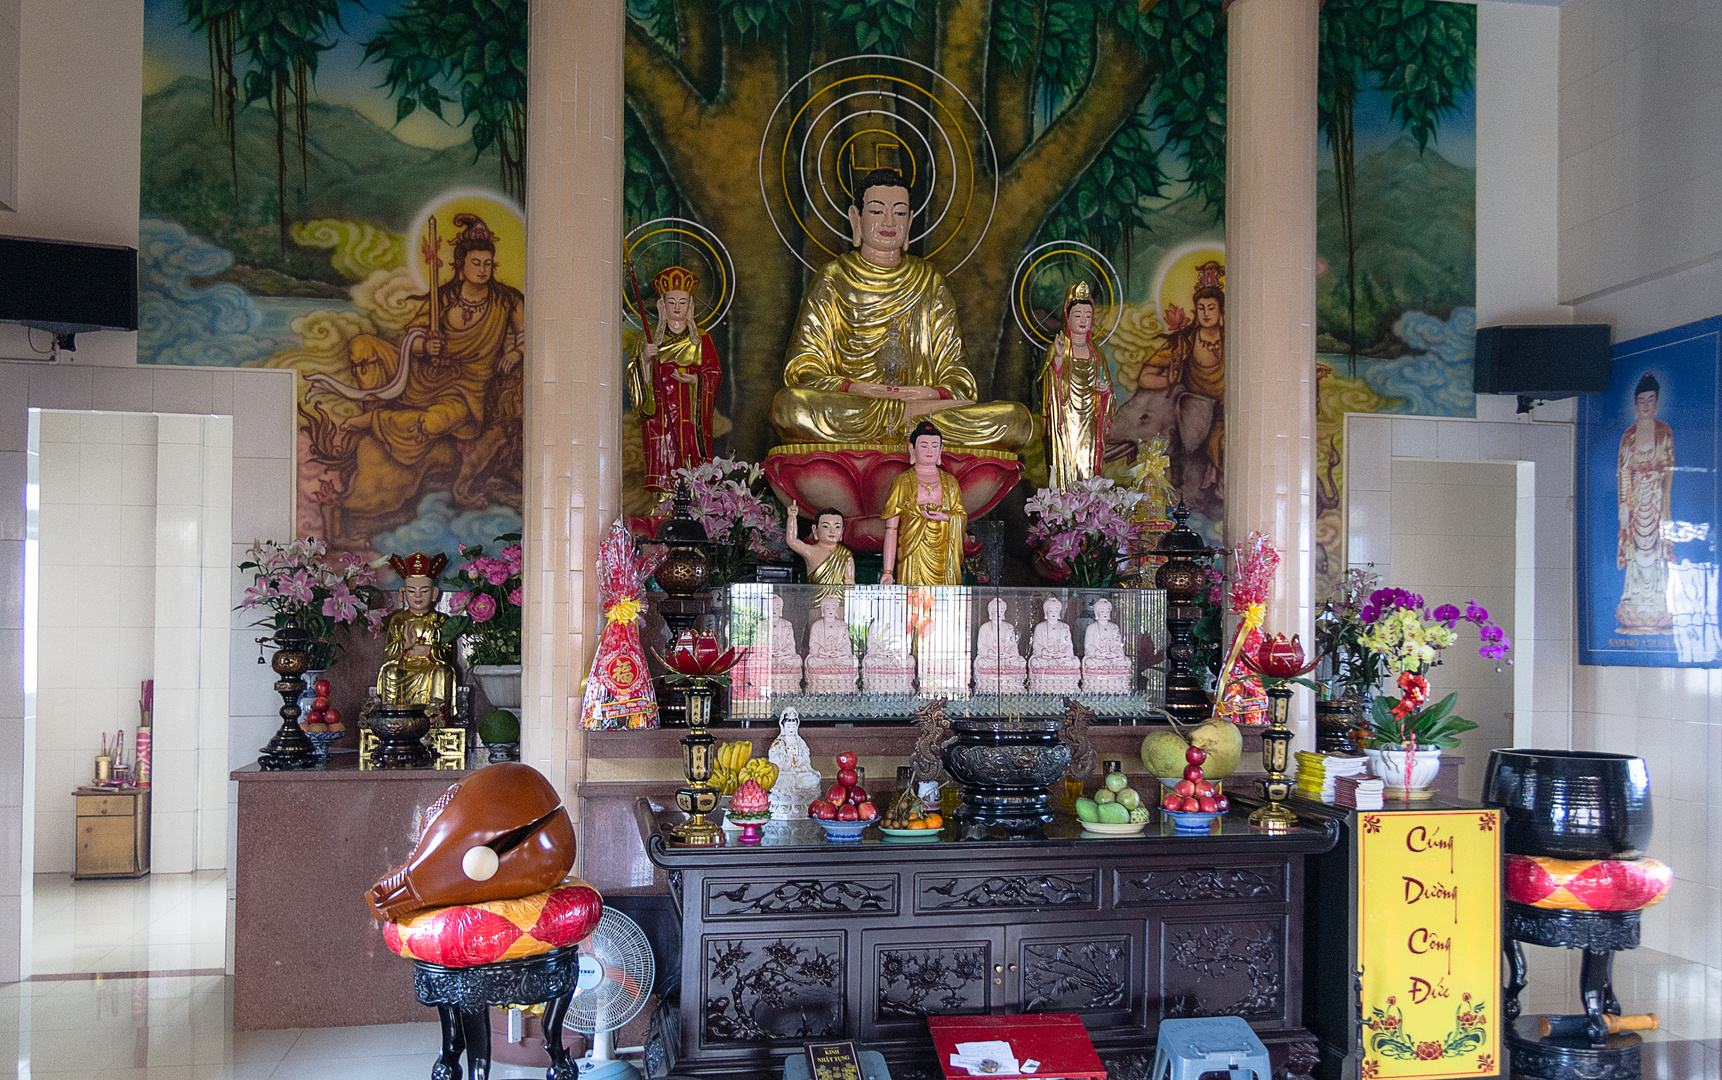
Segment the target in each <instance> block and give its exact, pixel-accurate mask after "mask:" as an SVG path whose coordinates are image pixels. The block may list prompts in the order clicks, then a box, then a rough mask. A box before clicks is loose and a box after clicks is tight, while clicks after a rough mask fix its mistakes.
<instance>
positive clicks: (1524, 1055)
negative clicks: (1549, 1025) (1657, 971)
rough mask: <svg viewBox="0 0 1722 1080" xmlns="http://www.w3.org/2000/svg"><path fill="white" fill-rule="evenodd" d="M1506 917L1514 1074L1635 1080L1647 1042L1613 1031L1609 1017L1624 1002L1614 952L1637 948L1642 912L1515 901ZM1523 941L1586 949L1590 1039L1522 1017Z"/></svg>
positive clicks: (1583, 983)
mask: <svg viewBox="0 0 1722 1080" xmlns="http://www.w3.org/2000/svg"><path fill="white" fill-rule="evenodd" d="M1506 921H1507V925H1506V933H1504V934H1502V935H1501V941H1502V943H1503V946H1504V948H1505V951H1506V954H1507V965H1508V968H1509V969H1510V971H1511V975H1510V976H1509V981H1508V983H1507V987H1506V1004H1505V1006H1504V1015H1505V1017H1506V1019H1507V1022H1508V1023H1509V1024H1510V1025H1512V1026H1510V1027H1509V1028H1508V1029H1507V1047H1508V1050H1509V1051H1510V1052H1511V1054H1512V1058H1513V1072H1514V1074H1515V1075H1520V1076H1534V1077H1548V1078H1549V1080H1567V1078H1583V1080H1637V1078H1638V1076H1639V1071H1640V1060H1639V1045H1640V1043H1642V1042H1643V1040H1642V1039H1640V1038H1639V1037H1638V1036H1637V1035H1635V1034H1633V1033H1632V1032H1622V1033H1621V1034H1619V1035H1610V1034H1609V1033H1608V1027H1607V1026H1606V1024H1605V1022H1604V1021H1603V1016H1604V1015H1614V1016H1619V1015H1620V1002H1619V1000H1617V999H1616V998H1615V996H1614V954H1615V952H1616V951H1618V950H1620V949H1636V948H1638V936H1639V913H1638V912H1636V911H1552V910H1547V909H1544V908H1536V907H1531V906H1529V905H1527V904H1518V903H1513V902H1511V901H1509V902H1508V903H1507V912H1506ZM1522 942H1529V943H1530V944H1532V945H1542V946H1545V947H1547V948H1551V949H1553V948H1566V949H1583V950H1584V959H1583V961H1582V963H1581V965H1580V967H1579V998H1580V1000H1581V1001H1583V1003H1584V1011H1585V1016H1586V1017H1587V1021H1586V1024H1585V1029H1586V1031H1585V1034H1586V1037H1582V1038H1553V1037H1550V1036H1546V1035H1540V1034H1538V1031H1537V1025H1536V1021H1535V1019H1534V1018H1532V1017H1526V1018H1525V1019H1524V1020H1519V991H1521V990H1523V989H1524V988H1525V983H1526V979H1525V975H1526V970H1525V950H1524V947H1523V945H1522V944H1521V943H1522Z"/></svg>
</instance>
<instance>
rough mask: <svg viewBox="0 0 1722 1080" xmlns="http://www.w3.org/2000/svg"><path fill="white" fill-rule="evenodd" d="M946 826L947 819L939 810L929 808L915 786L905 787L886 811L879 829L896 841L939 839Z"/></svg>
mask: <svg viewBox="0 0 1722 1080" xmlns="http://www.w3.org/2000/svg"><path fill="white" fill-rule="evenodd" d="M944 827H945V819H944V818H943V817H942V816H940V814H939V812H938V811H937V810H929V809H928V808H927V805H926V804H925V803H924V802H922V801H921V797H920V796H919V795H916V794H915V791H914V788H913V787H908V788H904V789H903V793H902V794H901V795H898V796H897V801H896V802H893V803H892V804H891V806H890V808H889V809H887V810H886V811H885V817H884V820H882V821H880V822H879V831H880V832H882V833H884V834H885V838H886V839H888V840H891V841H893V842H896V843H921V842H924V841H927V840H937V839H938V838H939V830H940V829H943V828H944Z"/></svg>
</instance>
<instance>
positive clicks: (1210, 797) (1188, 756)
mask: <svg viewBox="0 0 1722 1080" xmlns="http://www.w3.org/2000/svg"><path fill="white" fill-rule="evenodd" d="M1206 760H1208V752H1207V751H1206V750H1204V749H1202V748H1201V747H1200V746H1192V747H1190V749H1188V750H1186V751H1185V752H1184V761H1185V765H1184V776H1183V778H1182V779H1180V780H1177V781H1175V782H1174V783H1172V784H1171V785H1170V786H1168V787H1167V788H1166V789H1165V792H1166V794H1165V796H1164V797H1163V798H1162V799H1161V800H1160V809H1161V810H1163V811H1165V813H1166V817H1167V818H1169V819H1170V820H1171V822H1172V829H1173V831H1175V832H1183V833H1205V832H1207V831H1208V825H1209V824H1210V823H1211V822H1212V821H1213V820H1214V819H1215V818H1217V817H1219V816H1220V815H1221V814H1224V813H1225V812H1226V811H1227V810H1228V809H1230V803H1229V802H1228V800H1227V799H1226V797H1225V796H1224V795H1222V794H1220V792H1219V789H1217V788H1215V787H1214V785H1213V783H1212V782H1211V781H1209V780H1208V778H1207V777H1206V776H1204V775H1203V774H1202V763H1203V762H1204V761H1206Z"/></svg>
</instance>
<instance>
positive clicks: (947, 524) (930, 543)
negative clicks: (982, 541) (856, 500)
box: [879, 468, 969, 585]
mask: <svg viewBox="0 0 1722 1080" xmlns="http://www.w3.org/2000/svg"><path fill="white" fill-rule="evenodd" d="M916 486H917V481H916V479H915V470H914V469H913V468H910V469H906V470H905V471H904V472H903V474H902V475H900V476H898V477H897V479H896V480H894V481H892V483H891V493H890V494H889V495H887V496H886V497H885V509H883V510H881V511H879V516H880V517H881V518H884V519H885V520H886V521H889V520H890V519H892V518H896V519H897V565H896V566H895V567H894V568H893V569H892V572H891V576H892V578H893V579H895V581H896V582H897V584H899V585H961V584H962V583H963V540H964V531H965V530H966V529H967V527H968V520H969V515H968V514H967V512H965V511H964V510H963V490H962V488H960V487H958V486H957V478H956V477H954V476H952V475H951V474H950V473H948V472H946V471H945V470H943V469H940V470H939V489H940V499H939V505H937V506H931V505H929V506H920V505H918V504H917V503H916V502H915V492H916ZM928 510H943V511H944V512H945V513H947V514H949V515H951V516H950V520H948V521H934V520H933V519H931V518H929V517H927V516H926V513H925V511H928Z"/></svg>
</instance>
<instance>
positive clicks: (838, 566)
mask: <svg viewBox="0 0 1722 1080" xmlns="http://www.w3.org/2000/svg"><path fill="white" fill-rule="evenodd" d="M854 558H855V553H854V552H853V551H850V550H849V549H848V548H846V547H844V546H843V545H842V544H838V545H837V546H836V547H834V548H832V549H831V554H829V555H827V556H825V561H824V562H821V563H820V564H819V565H818V566H816V567H814V568H813V573H812V574H809V575H808V577H809V579H810V580H811V581H812V582H813V584H815V585H847V584H848V583H849V563H850V561H851V560H852V559H854Z"/></svg>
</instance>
